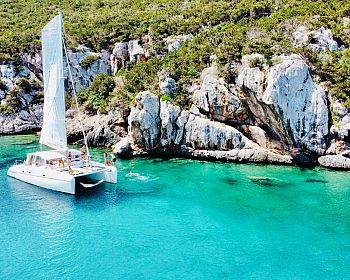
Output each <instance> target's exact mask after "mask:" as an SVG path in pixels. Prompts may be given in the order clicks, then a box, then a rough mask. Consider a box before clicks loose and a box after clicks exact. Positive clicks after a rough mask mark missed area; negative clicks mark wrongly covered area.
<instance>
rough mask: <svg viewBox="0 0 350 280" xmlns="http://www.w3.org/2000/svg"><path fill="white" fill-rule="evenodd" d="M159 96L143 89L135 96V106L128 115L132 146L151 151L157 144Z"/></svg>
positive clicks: (158, 135)
mask: <svg viewBox="0 0 350 280" xmlns="http://www.w3.org/2000/svg"><path fill="white" fill-rule="evenodd" d="M159 103H160V102H159V97H158V96H156V95H154V94H152V93H150V92H148V91H144V92H141V93H139V94H138V95H137V96H136V107H135V108H132V109H131V112H130V115H129V117H128V124H129V137H130V138H131V139H132V143H131V144H132V147H133V148H136V149H144V150H147V151H152V150H154V149H156V148H157V147H158V145H159V138H160V124H161V120H160V116H159V114H160V104H159Z"/></svg>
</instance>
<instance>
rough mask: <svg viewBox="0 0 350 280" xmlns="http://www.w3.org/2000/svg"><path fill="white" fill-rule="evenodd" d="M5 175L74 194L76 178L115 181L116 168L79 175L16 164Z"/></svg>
mask: <svg viewBox="0 0 350 280" xmlns="http://www.w3.org/2000/svg"><path fill="white" fill-rule="evenodd" d="M7 175H8V176H11V177H13V178H16V179H18V180H21V181H24V182H26V183H29V184H32V185H35V186H38V187H42V188H45V189H50V190H54V191H59V192H63V193H68V194H75V191H76V179H78V180H79V179H80V178H82V179H85V178H86V179H92V180H99V181H102V180H103V181H104V182H110V183H116V182H117V169H116V167H114V166H109V167H108V168H106V169H104V170H99V171H91V172H90V173H89V174H83V175H80V176H79V175H70V174H67V173H63V172H61V171H58V170H53V169H50V168H47V167H35V166H26V165H24V164H18V165H14V166H12V167H10V169H9V170H8V172H7Z"/></svg>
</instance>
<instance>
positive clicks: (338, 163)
mask: <svg viewBox="0 0 350 280" xmlns="http://www.w3.org/2000/svg"><path fill="white" fill-rule="evenodd" d="M318 162H319V163H320V164H321V165H322V166H324V167H328V168H335V169H350V158H346V157H343V156H341V155H327V156H322V157H320V158H319V159H318Z"/></svg>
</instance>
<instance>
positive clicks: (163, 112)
mask: <svg viewBox="0 0 350 280" xmlns="http://www.w3.org/2000/svg"><path fill="white" fill-rule="evenodd" d="M179 115H180V108H179V107H178V106H174V105H173V104H171V103H170V102H168V101H160V120H161V131H160V132H161V136H160V145H161V147H167V148H169V147H172V146H173V145H174V143H175V138H176V136H177V124H176V121H177V119H178V117H179Z"/></svg>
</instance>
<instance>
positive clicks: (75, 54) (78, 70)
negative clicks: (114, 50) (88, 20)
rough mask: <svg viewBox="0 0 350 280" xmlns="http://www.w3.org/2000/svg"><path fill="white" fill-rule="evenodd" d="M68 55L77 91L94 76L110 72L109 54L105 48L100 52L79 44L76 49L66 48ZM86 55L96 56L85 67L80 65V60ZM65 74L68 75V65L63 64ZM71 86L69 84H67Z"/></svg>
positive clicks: (84, 86) (88, 83) (84, 87)
mask: <svg viewBox="0 0 350 280" xmlns="http://www.w3.org/2000/svg"><path fill="white" fill-rule="evenodd" d="M68 56H69V60H70V64H71V71H72V76H73V81H74V85H75V89H76V91H77V92H79V91H80V90H83V89H86V88H87V87H88V86H90V85H91V83H92V81H93V79H94V77H95V76H96V75H97V74H100V73H111V65H110V60H109V57H110V54H109V53H108V51H106V50H102V51H101V52H100V53H97V52H93V51H91V50H90V49H89V48H86V47H83V46H79V47H78V48H77V49H76V50H74V51H72V50H68ZM87 56H94V57H95V58H96V60H95V61H93V62H92V63H91V64H90V65H89V66H88V67H87V68H84V67H82V66H81V62H82V61H83V59H84V58H85V57H87ZM64 69H65V76H66V77H68V75H69V73H68V70H67V69H68V67H67V65H66V66H65V68H64ZM69 86H70V87H71V85H70V84H69Z"/></svg>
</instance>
